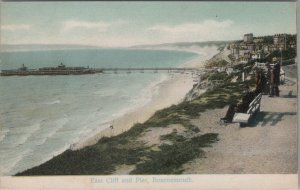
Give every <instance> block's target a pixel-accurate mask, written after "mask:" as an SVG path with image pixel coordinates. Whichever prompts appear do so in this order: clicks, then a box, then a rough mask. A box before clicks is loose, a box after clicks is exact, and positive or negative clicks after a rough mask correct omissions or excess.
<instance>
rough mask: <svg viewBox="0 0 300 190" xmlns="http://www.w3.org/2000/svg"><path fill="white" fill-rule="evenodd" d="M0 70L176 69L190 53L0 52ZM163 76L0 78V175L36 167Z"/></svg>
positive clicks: (141, 100)
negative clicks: (24, 68)
mask: <svg viewBox="0 0 300 190" xmlns="http://www.w3.org/2000/svg"><path fill="white" fill-rule="evenodd" d="M0 55H1V63H0V68H1V69H15V68H19V67H20V66H21V65H22V64H25V65H26V66H27V67H29V68H39V67H46V66H57V65H58V64H59V63H60V62H63V63H64V64H65V65H67V66H89V67H95V68H102V67H177V66H179V65H180V64H183V63H185V62H187V61H189V60H191V59H194V58H195V57H196V56H198V55H196V54H193V53H187V52H179V51H161V50H160V51H158V50H134V49H85V50H52V51H26V52H2V53H1V54H0ZM164 78H166V74H160V73H158V74H154V73H151V72H150V73H138V72H136V73H131V74H127V73H118V74H112V73H111V74H95V75H81V76H26V77H18V76H12V77H1V78H0V174H1V175H13V174H15V173H17V172H20V171H23V170H25V169H28V168H31V167H33V166H36V165H39V164H41V163H43V162H45V161H46V160H48V159H50V158H52V157H53V156H54V155H57V154H59V153H61V152H63V151H64V150H65V149H67V148H68V147H69V146H70V144H72V143H75V142H77V141H78V140H79V139H80V138H83V137H84V136H86V135H88V134H90V133H92V132H93V131H95V130H99V129H101V128H103V129H104V128H106V127H107V126H108V125H109V124H110V123H111V121H112V120H113V119H115V118H117V117H118V116H121V115H122V114H124V113H125V112H127V111H129V110H132V109H134V108H136V107H138V106H140V105H143V104H145V103H147V102H148V101H150V100H151V93H152V92H153V91H154V90H155V88H156V87H157V84H158V83H159V82H161V81H162V80H163V79H164Z"/></svg>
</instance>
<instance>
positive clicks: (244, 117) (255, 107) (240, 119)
mask: <svg viewBox="0 0 300 190" xmlns="http://www.w3.org/2000/svg"><path fill="white" fill-rule="evenodd" d="M261 98H262V93H259V94H258V95H257V96H256V97H255V98H254V99H253V100H252V102H251V103H250V104H249V108H248V110H247V112H246V113H235V114H234V116H233V120H232V122H234V123H240V126H241V127H242V126H245V125H246V124H247V123H248V122H249V120H250V119H251V117H252V116H253V115H254V114H256V113H257V112H259V111H260V102H261Z"/></svg>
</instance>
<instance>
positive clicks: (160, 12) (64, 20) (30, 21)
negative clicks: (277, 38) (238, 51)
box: [0, 1, 296, 47]
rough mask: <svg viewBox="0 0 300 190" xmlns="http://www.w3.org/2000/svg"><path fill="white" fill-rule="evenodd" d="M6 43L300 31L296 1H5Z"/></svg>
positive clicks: (126, 42) (114, 42)
mask: <svg viewBox="0 0 300 190" xmlns="http://www.w3.org/2000/svg"><path fill="white" fill-rule="evenodd" d="M0 6H1V7H0V11H1V12H0V16H1V21H0V24H1V35H0V37H1V43H2V44H80V45H95V46H102V47H127V46H134V45H142V44H160V43H173V42H201V41H218V40H239V39H242V37H243V34H245V33H253V34H254V36H262V35H273V34H276V33H289V34H295V33H296V3H295V2H199V1H198V2H197V1H190V2H184V1H181V2H180V1H175V2H136V1H131V2H22V3H20V2H3V3H1V4H0Z"/></svg>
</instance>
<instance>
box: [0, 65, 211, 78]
mask: <svg viewBox="0 0 300 190" xmlns="http://www.w3.org/2000/svg"><path fill="white" fill-rule="evenodd" d="M211 70H212V69H206V68H192V67H186V68H174V67H145V68H140V67H128V68H118V67H116V68H89V67H87V68H85V67H65V65H63V64H62V63H61V65H59V66H58V67H44V68H39V69H28V68H27V67H25V66H24V65H23V66H22V67H21V68H19V69H13V70H1V72H0V76H28V75H83V74H96V73H115V74H117V73H119V72H126V73H127V74H129V73H132V72H140V73H145V72H153V73H158V72H159V71H164V72H168V73H181V74H189V73H192V74H201V73H203V72H206V71H211Z"/></svg>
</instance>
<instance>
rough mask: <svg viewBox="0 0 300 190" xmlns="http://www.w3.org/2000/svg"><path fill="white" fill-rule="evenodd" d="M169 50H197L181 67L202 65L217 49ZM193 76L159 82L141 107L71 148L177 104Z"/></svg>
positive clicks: (120, 129)
mask: <svg viewBox="0 0 300 190" xmlns="http://www.w3.org/2000/svg"><path fill="white" fill-rule="evenodd" d="M169 50H177V51H189V52H193V53H195V52H197V54H199V56H198V57H197V58H195V59H193V60H191V61H188V62H186V63H184V64H182V65H181V67H202V66H203V64H204V61H206V60H208V59H210V58H211V57H212V56H214V55H215V54H217V53H218V52H219V51H218V50H217V48H216V47H205V48H176V49H174V48H171V49H169ZM193 84H194V82H193V76H192V75H191V74H175V75H173V76H168V78H167V79H166V80H164V81H162V82H161V83H159V84H158V85H157V86H156V87H155V88H156V89H157V91H156V92H154V93H153V94H152V98H151V101H150V102H149V103H147V104H146V105H143V106H142V107H138V108H137V109H135V110H133V111H131V112H128V113H126V114H124V115H123V116H121V117H119V118H117V119H116V120H114V121H112V122H111V123H113V129H111V128H106V129H104V130H101V131H97V132H93V135H89V136H88V137H85V138H82V139H81V140H80V141H79V142H77V143H75V144H72V145H71V146H70V148H71V149H72V150H76V149H80V148H83V147H86V146H89V145H93V144H95V143H97V142H98V141H99V140H100V139H101V138H102V137H111V136H115V135H118V134H121V133H122V132H125V131H127V130H128V129H130V128H131V127H132V126H133V124H135V123H143V122H145V121H146V120H147V119H148V118H150V117H151V116H152V115H153V114H154V113H155V112H156V111H157V110H160V109H163V108H165V107H168V106H171V105H173V104H177V103H179V102H180V101H182V100H183V98H184V97H185V95H186V93H187V92H189V90H191V89H192V87H193Z"/></svg>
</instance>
